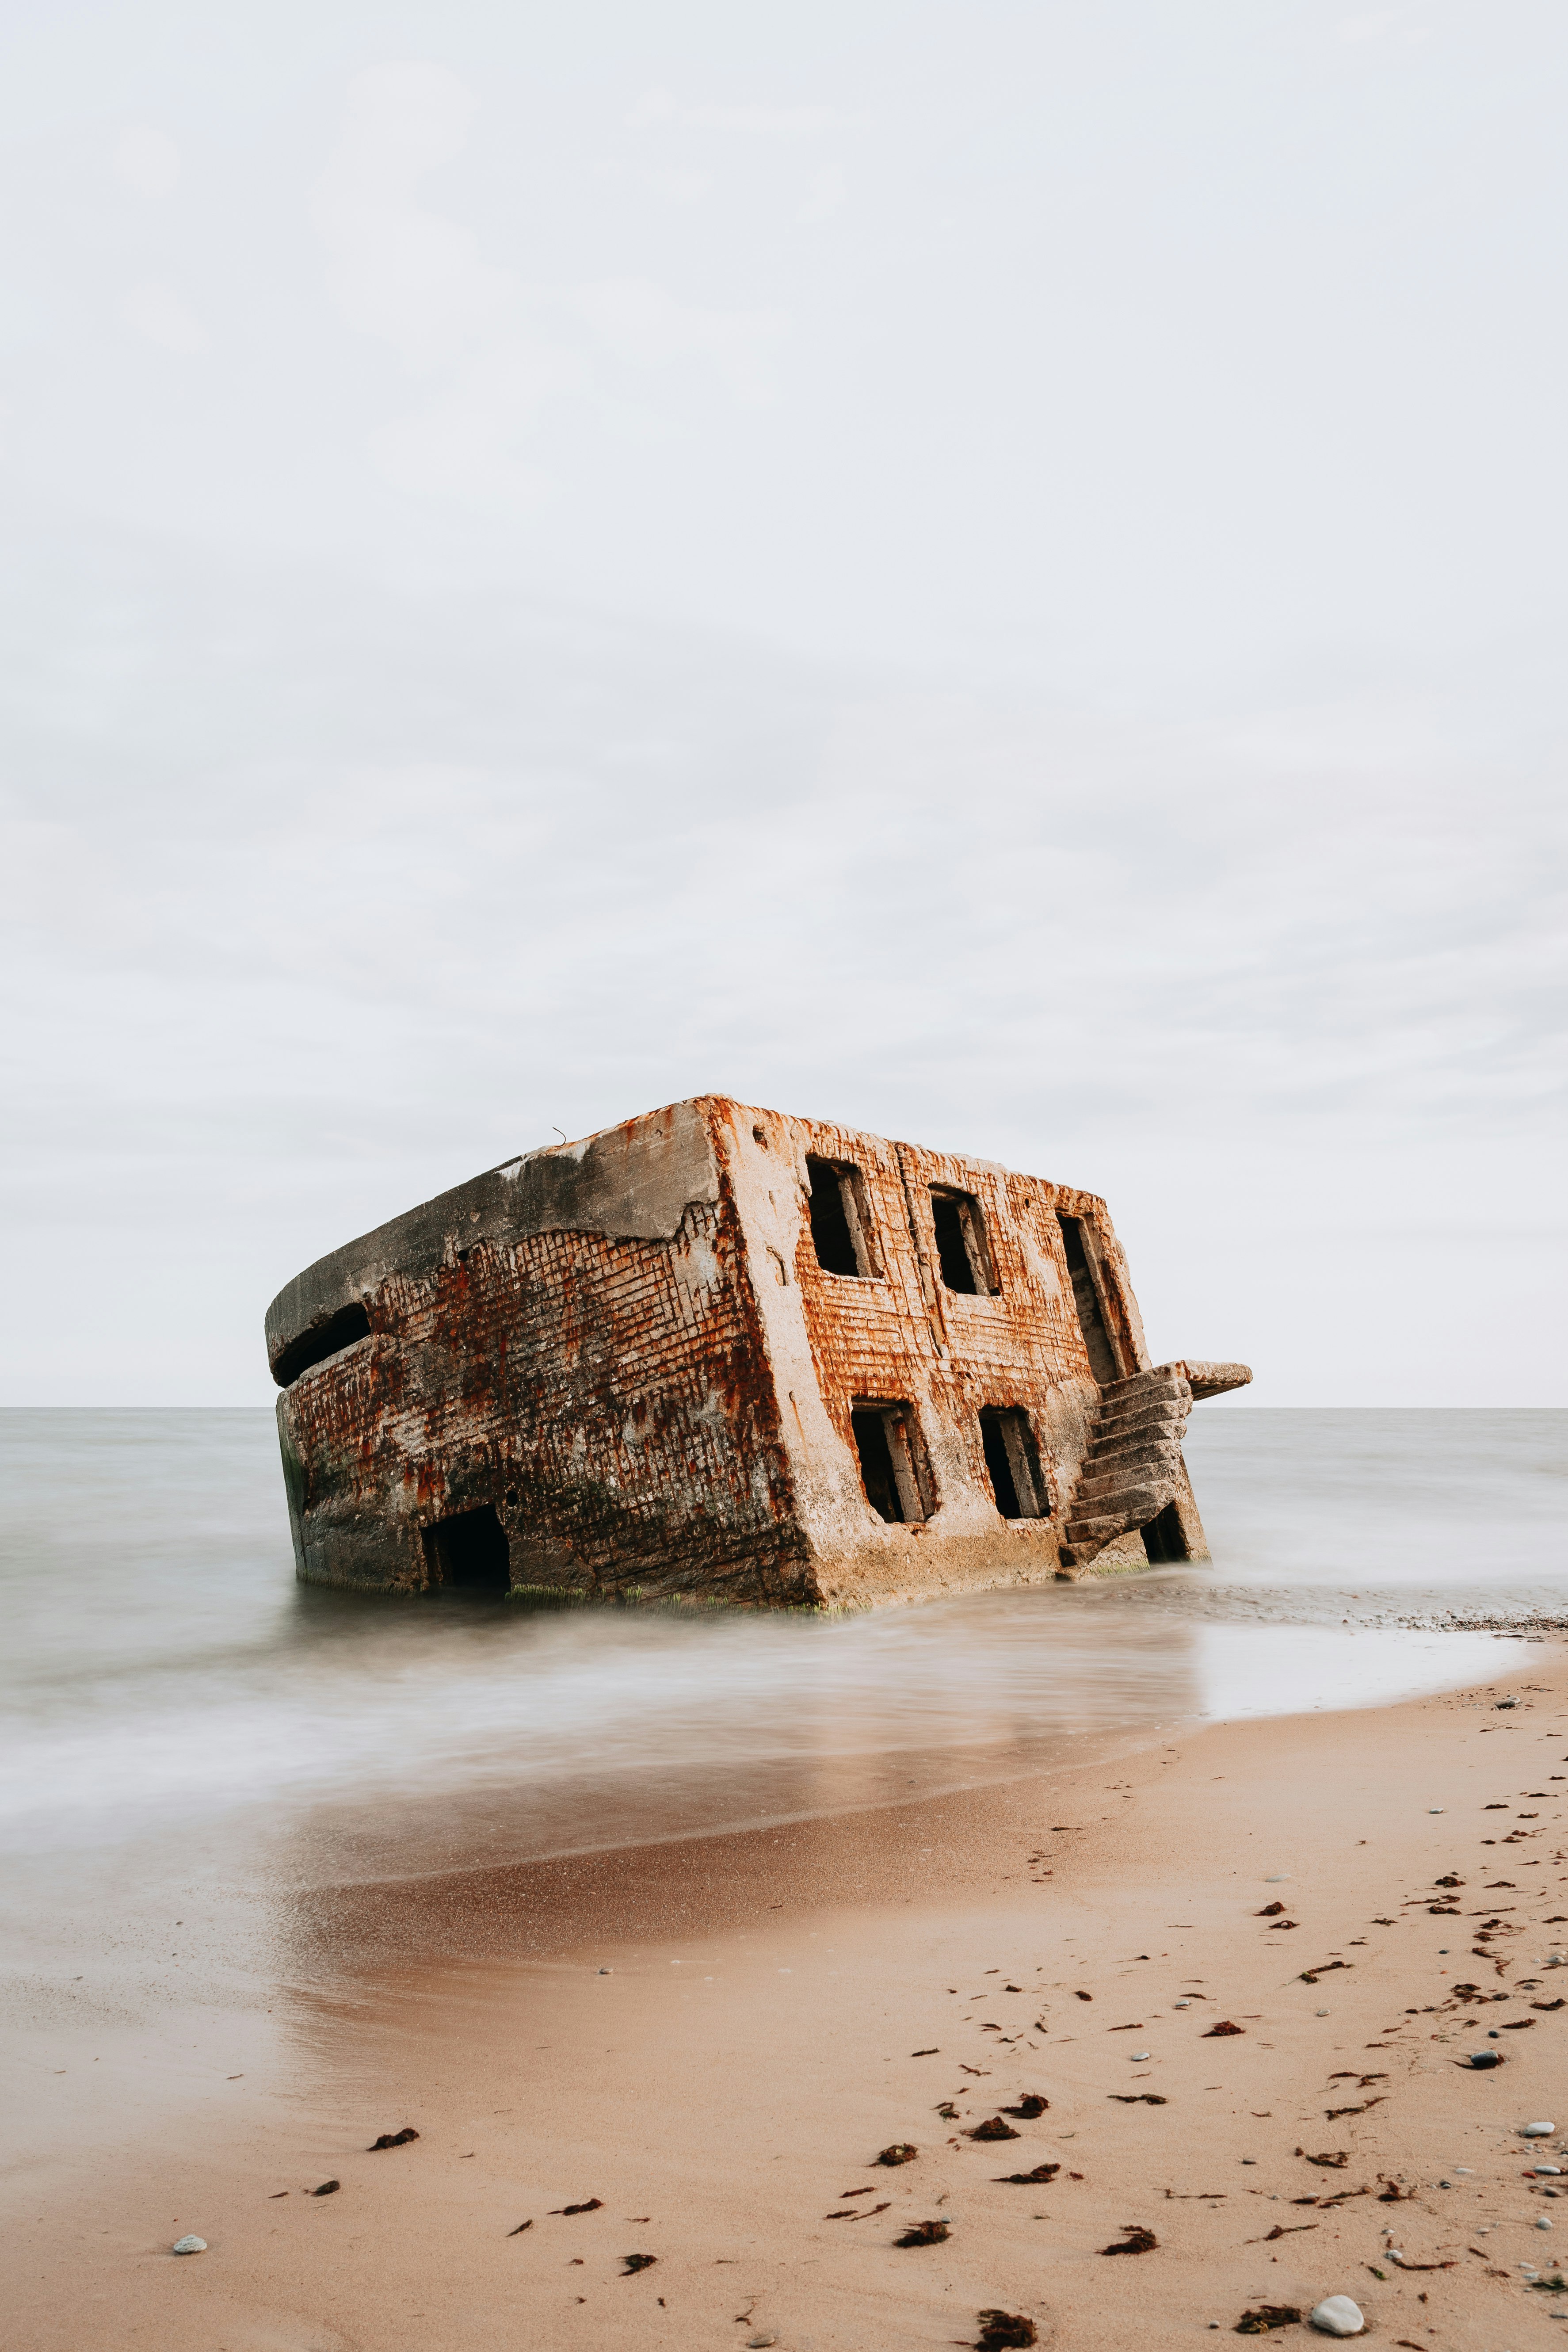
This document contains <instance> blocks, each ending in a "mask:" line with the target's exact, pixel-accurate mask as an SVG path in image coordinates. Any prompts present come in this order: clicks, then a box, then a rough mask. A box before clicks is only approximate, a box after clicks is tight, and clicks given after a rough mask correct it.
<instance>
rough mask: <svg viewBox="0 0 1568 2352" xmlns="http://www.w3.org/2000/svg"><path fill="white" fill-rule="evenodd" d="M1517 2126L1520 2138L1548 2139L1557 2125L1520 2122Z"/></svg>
mask: <svg viewBox="0 0 1568 2352" xmlns="http://www.w3.org/2000/svg"><path fill="white" fill-rule="evenodd" d="M1519 2128H1520V2135H1521V2138H1524V2139H1550V2138H1551V2137H1552V2133H1553V2132H1554V2131H1555V2130H1556V2128H1557V2126H1556V2125H1555V2124H1521V2126H1520V2127H1519Z"/></svg>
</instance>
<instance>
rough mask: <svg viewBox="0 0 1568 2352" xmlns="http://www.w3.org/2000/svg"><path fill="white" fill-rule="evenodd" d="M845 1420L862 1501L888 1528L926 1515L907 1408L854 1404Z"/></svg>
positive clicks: (916, 1521)
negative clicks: (856, 1462) (857, 1463)
mask: <svg viewBox="0 0 1568 2352" xmlns="http://www.w3.org/2000/svg"><path fill="white" fill-rule="evenodd" d="M849 1420H850V1425H851V1426H852V1428H853V1430H854V1432H855V1451H856V1453H857V1454H858V1455H859V1457H860V1483H861V1485H862V1486H864V1487H865V1489H866V1500H867V1501H868V1503H869V1504H870V1506H871V1508H872V1509H873V1510H874V1511H875V1512H876V1513H877V1516H878V1517H879V1518H883V1519H886V1520H887V1521H888V1522H889V1525H890V1526H892V1527H914V1526H918V1525H919V1524H920V1522H921V1520H922V1519H924V1517H926V1498H925V1495H924V1493H923V1492H922V1481H921V1475H920V1463H919V1456H918V1454H917V1451H916V1445H915V1439H914V1415H913V1413H912V1412H911V1411H910V1406H909V1405H908V1404H858V1405H855V1406H853V1407H852V1408H851V1411H850V1414H849Z"/></svg>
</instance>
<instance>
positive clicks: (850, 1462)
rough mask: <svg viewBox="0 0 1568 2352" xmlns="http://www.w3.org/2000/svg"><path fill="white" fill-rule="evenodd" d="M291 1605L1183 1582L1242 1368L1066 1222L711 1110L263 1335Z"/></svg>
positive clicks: (1077, 1205) (517, 1183) (319, 1283)
mask: <svg viewBox="0 0 1568 2352" xmlns="http://www.w3.org/2000/svg"><path fill="white" fill-rule="evenodd" d="M267 1341H268V1360H269V1361H270V1364H271V1367H272V1371H273V1376H274V1378H275V1379H276V1381H278V1383H279V1386H280V1387H281V1389H282V1391H283V1393H282V1395H281V1397H280V1398H279V1412H278V1419H279V1433H280V1436H281V1441H282V1449H283V1463H284V1472H285V1477H286V1480H287V1485H288V1492H289V1511H290V1516H291V1518H292V1522H293V1530H294V1550H295V1559H296V1562H297V1564H298V1568H299V1572H300V1576H301V1577H305V1578H308V1579H311V1580H315V1581H318V1582H321V1583H327V1584H339V1585H358V1586H363V1587H374V1588H379V1589H383V1590H394V1591H416V1590H423V1589H425V1588H427V1587H429V1586H432V1585H437V1584H468V1585H478V1586H481V1587H482V1586H489V1587H492V1588H494V1589H496V1590H507V1589H510V1590H514V1591H549V1592H555V1593H561V1594H573V1593H576V1594H584V1595H586V1594H603V1595H606V1596H632V1595H636V1596H640V1597H642V1598H644V1599H653V1598H657V1597H661V1596H663V1597H672V1596H677V1595H688V1596H706V1597H710V1598H712V1599H714V1600H723V1601H763V1602H773V1603H790V1602H794V1603H800V1604H805V1605H815V1606H822V1605H829V1606H832V1605H839V1606H845V1605H848V1606H854V1605H859V1604H863V1603H866V1602H869V1601H881V1600H891V1599H897V1598H910V1597H916V1596H919V1595H921V1594H931V1593H936V1592H941V1591H956V1590H962V1589H963V1588H966V1587H970V1588H973V1587H977V1586H984V1585H996V1584H1011V1583H1032V1582H1037V1581H1040V1580H1044V1579H1047V1578H1052V1577H1056V1576H1058V1575H1063V1574H1065V1575H1069V1576H1070V1575H1076V1574H1078V1573H1079V1572H1080V1571H1081V1570H1082V1569H1083V1568H1084V1567H1085V1566H1086V1565H1087V1564H1088V1563H1089V1562H1090V1561H1093V1562H1096V1563H1097V1564H1098V1565H1099V1566H1100V1567H1102V1568H1104V1567H1110V1566H1125V1565H1128V1564H1130V1563H1131V1562H1132V1561H1134V1560H1136V1561H1140V1562H1142V1561H1143V1560H1173V1559H1205V1558H1206V1557H1207V1546H1206V1543H1205V1538H1204V1532H1203V1526H1202V1522H1201V1521H1200V1519H1199V1517H1198V1513H1197V1507H1196V1505H1195V1504H1194V1500H1193V1495H1192V1489H1191V1487H1190V1486H1189V1484H1188V1481H1187V1475H1186V1470H1185V1467H1184V1464H1183V1460H1182V1452H1181V1441H1182V1436H1183V1433H1184V1428H1185V1425H1186V1418H1187V1413H1188V1411H1189V1409H1190V1407H1191V1404H1192V1402H1193V1399H1194V1397H1201V1396H1210V1395H1215V1394H1216V1393H1218V1392H1219V1391H1221V1390H1224V1389H1230V1388H1236V1387H1238V1386H1239V1385H1240V1384H1241V1383H1243V1382H1244V1381H1247V1380H1249V1379H1250V1377H1251V1375H1250V1373H1249V1372H1248V1371H1247V1367H1246V1366H1245V1365H1242V1364H1198V1363H1188V1362H1176V1363H1168V1364H1161V1365H1157V1366H1151V1364H1150V1361H1149V1355H1148V1350H1147V1349H1146V1348H1145V1346H1144V1341H1143V1330H1142V1322H1141V1320H1140V1318H1139V1314H1138V1307H1137V1304H1136V1301H1135V1300H1134V1298H1133V1296H1132V1286H1131V1282H1130V1281H1129V1279H1128V1274H1127V1266H1126V1262H1125V1260H1124V1259H1123V1257H1122V1255H1121V1249H1120V1247H1119V1245H1118V1244H1117V1240H1116V1236H1115V1234H1114V1233H1113V1231H1112V1229H1111V1224H1110V1217H1109V1215H1108V1214H1107V1212H1106V1208H1105V1204H1104V1202H1102V1201H1100V1200H1098V1199H1097V1198H1096V1197H1095V1196H1094V1195H1093V1194H1092V1193H1089V1192H1076V1191H1074V1190H1072V1189H1071V1188H1070V1187H1068V1186H1066V1185H1061V1184H1050V1183H1047V1182H1046V1181H1043V1179H1041V1178H1038V1177H1034V1176H1020V1175H1016V1174H1014V1173H1013V1172H1012V1171H1010V1170H1008V1169H1005V1168H998V1167H996V1166H994V1165H993V1164H992V1163H991V1162H989V1161H986V1160H961V1159H957V1158H954V1157H953V1156H952V1154H950V1153H945V1152H940V1151H925V1150H919V1149H917V1148H916V1147H915V1146H914V1145H912V1144H907V1143H891V1142H888V1141H885V1140H884V1139H882V1138H881V1137H879V1136H873V1135H861V1134H858V1133H855V1132H853V1131H851V1130H850V1129H846V1128H838V1127H831V1126H826V1125H825V1124H823V1123H822V1122H821V1121H819V1120H815V1119H805V1118H785V1117H784V1116H782V1115H781V1114H780V1113H778V1112H776V1111H768V1110H755V1109H752V1108H747V1107H746V1106H745V1105H743V1104H741V1103H736V1102H731V1101H730V1100H728V1099H727V1098H726V1097H722V1096H716V1095H705V1096H700V1097H697V1098H696V1099H695V1100H693V1101H690V1102H683V1103H675V1104H672V1105H671V1106H669V1107H668V1108H666V1109H664V1110H658V1111H651V1112H649V1113H648V1114H647V1117H646V1118H634V1119H628V1120H627V1121H626V1123H625V1125H623V1126H620V1127H615V1128H607V1129H605V1131H604V1132H603V1133H602V1134H599V1135H594V1136H590V1137H588V1138H587V1139H586V1140H585V1141H584V1142H580V1143H570V1144H562V1145H558V1146H553V1147H552V1148H551V1149H549V1150H542V1151H532V1152H529V1153H528V1154H527V1155H526V1156H525V1157H524V1158H522V1159H520V1160H509V1161H508V1162H507V1163H506V1164H505V1165H504V1166H503V1167H500V1168H496V1169H492V1170H491V1171H489V1173H488V1174H487V1175H483V1176H478V1177H476V1178H475V1179H474V1180H473V1181H472V1182H471V1183H468V1184H460V1185H458V1188H457V1189H456V1190H455V1191H454V1192H444V1193H442V1194H441V1196H440V1197H439V1198H438V1199H437V1200H435V1201H430V1202H426V1204H425V1205H424V1206H423V1207H422V1208H417V1209H413V1210H410V1211H409V1213H407V1215H406V1216H402V1217H398V1218H395V1220H394V1221H393V1222H392V1223H390V1224H386V1225H383V1226H381V1227H379V1228H378V1229H377V1231H376V1232H374V1233H373V1234H366V1235H365V1236H364V1238H363V1240H360V1241H356V1242H351V1243H349V1244H347V1246H346V1247H345V1248H343V1249H341V1250H336V1251H334V1252H333V1253H332V1255H331V1256H330V1257H324V1258H322V1259H321V1260H320V1261H319V1262H318V1264H316V1265H313V1266H311V1267H310V1269H309V1270H308V1271H307V1272H306V1273H304V1274H301V1275H300V1276H298V1277H297V1278H296V1280H294V1281H293V1282H291V1283H290V1284H289V1286H288V1287H287V1289H285V1290H283V1291H281V1292H280V1293H279V1296H278V1297H277V1298H276V1299H275V1300H274V1301H273V1303H272V1306H271V1307H270V1308H269V1309H268V1316H267Z"/></svg>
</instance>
